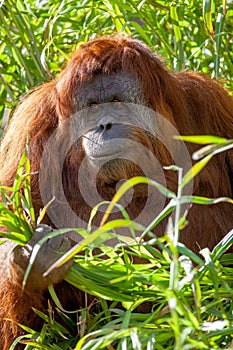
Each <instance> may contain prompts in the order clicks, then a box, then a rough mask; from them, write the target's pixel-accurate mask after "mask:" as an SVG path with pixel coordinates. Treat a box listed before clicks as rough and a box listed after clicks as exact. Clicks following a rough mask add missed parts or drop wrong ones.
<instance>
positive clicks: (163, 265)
mask: <svg viewBox="0 0 233 350" xmlns="http://www.w3.org/2000/svg"><path fill="white" fill-rule="evenodd" d="M189 141H190V139H189ZM193 141H194V142H198V141H199V142H201V143H205V144H207V143H209V142H213V141H215V144H212V146H211V147H209V152H210V153H209V154H207V155H206V150H205V151H204V154H205V158H204V159H205V161H204V162H203V159H201V160H200V161H199V162H197V163H196V165H195V166H194V167H193V171H192V172H190V171H189V172H188V173H187V174H185V175H184V176H183V177H182V176H179V178H180V182H179V187H178V192H177V193H178V195H177V194H175V193H172V192H170V191H167V190H166V189H165V188H164V187H162V186H161V185H159V184H157V183H155V182H154V181H151V180H149V179H146V178H141V177H137V178H133V179H131V180H129V181H127V182H126V183H124V184H123V185H122V187H121V188H120V189H119V191H118V192H117V194H116V195H115V197H114V198H113V201H112V202H111V203H109V208H108V210H107V211H106V212H108V215H109V212H110V211H111V209H112V208H113V206H114V205H116V204H117V201H118V200H119V198H120V197H121V195H123V193H125V191H126V190H127V189H129V188H130V187H131V186H133V185H136V184H137V183H140V182H144V183H145V182H146V183H148V184H149V185H150V186H156V188H158V189H159V190H160V191H161V192H162V193H164V194H165V195H166V196H167V197H168V198H170V203H169V204H168V209H169V210H165V211H164V212H163V214H162V215H160V216H158V217H157V218H156V220H154V222H153V225H151V226H148V227H142V226H141V225H139V224H137V223H136V222H134V221H131V220H130V219H129V218H128V217H127V215H126V213H125V212H124V210H123V209H122V214H123V219H122V220H114V221H109V222H107V218H108V215H107V214H105V215H104V217H103V221H102V226H101V227H99V228H98V229H96V230H95V231H93V232H92V231H91V220H92V216H93V215H94V214H95V208H94V209H93V214H92V216H91V218H90V223H89V226H88V228H87V230H83V229H82V230H78V231H79V233H81V234H82V236H83V240H82V241H81V242H80V243H78V244H77V245H76V246H75V247H74V248H72V250H71V251H70V252H68V253H67V254H65V255H64V256H62V257H61V258H60V259H59V260H58V262H57V263H56V264H55V266H53V267H52V268H56V266H59V265H60V264H62V263H64V262H65V261H66V260H67V259H69V258H71V257H74V263H73V266H72V268H71V269H70V271H69V272H68V274H67V276H66V278H65V279H66V281H67V282H68V283H70V284H72V285H73V286H75V287H77V288H79V289H80V290H82V291H83V292H86V293H89V294H91V295H93V296H95V297H96V300H95V301H94V302H93V305H87V308H86V309H83V310H79V312H78V315H79V318H78V320H79V327H78V329H79V330H77V328H76V327H77V326H76V325H75V324H74V322H73V321H72V319H71V318H70V314H69V313H67V312H66V311H65V310H63V308H62V305H61V304H60V301H59V300H58V298H57V296H56V294H55V291H54V289H53V287H52V286H51V287H50V288H49V289H50V293H51V295H52V297H53V299H54V301H55V303H56V305H57V308H58V310H60V311H58V313H59V314H60V316H61V319H63V322H64V321H65V324H66V326H64V325H61V324H59V323H57V322H55V321H54V319H53V313H52V311H51V312H50V314H49V315H44V314H42V313H41V312H40V311H38V310H35V312H37V313H38V314H39V315H40V316H41V317H42V318H43V320H44V326H43V329H42V331H41V332H40V333H36V332H35V331H33V330H30V329H28V328H25V326H24V328H25V330H26V332H27V335H25V336H24V337H21V338H20V339H21V341H24V343H25V349H37V348H38V349H63V350H66V349H67V350H68V349H70V348H73V349H74V348H75V349H82V350H84V349H85V350H87V349H111V350H112V349H119V350H121V349H125V350H131V349H133V350H135V349H138V350H139V349H140V350H143V349H148V350H149V349H159V350H160V349H176V350H179V349H182V350H184V349H231V348H232V347H233V303H232V301H233V288H232V287H233V275H232V267H229V266H230V265H232V264H233V254H225V253H226V251H227V249H228V248H229V247H230V246H231V245H232V244H233V232H230V233H229V234H228V235H227V236H226V237H225V238H224V239H223V240H222V241H221V242H219V244H218V245H217V246H216V247H215V248H214V249H213V251H212V252H211V251H209V249H208V248H205V249H203V250H202V251H201V254H200V256H197V255H195V254H194V253H193V252H192V251H190V250H189V249H188V248H187V247H186V246H184V245H183V244H181V243H180V242H179V236H180V234H182V230H181V225H183V223H184V220H181V217H180V216H179V213H180V206H181V205H182V204H183V203H187V202H190V203H191V202H192V203H199V205H205V204H208V205H211V204H214V203H216V202H218V201H228V202H230V203H232V204H233V200H232V199H228V198H221V199H210V198H209V199H207V198H203V197H196V196H189V197H183V196H182V189H183V187H184V186H185V185H186V184H187V183H188V182H189V181H191V179H192V178H193V177H194V176H196V175H197V174H198V172H199V171H201V169H202V168H203V166H205V164H206V163H207V160H209V159H210V157H212V156H213V155H214V153H215V152H220V151H222V150H224V149H225V148H226V147H227V148H230V147H231V148H232V147H233V141H232V140H231V141H227V140H224V139H218V138H209V137H206V138H205V139H203V137H201V139H198V138H196V137H194V139H193ZM216 150H217V151H216ZM200 154H201V152H199V155H200ZM23 164H24V166H23ZM23 169H24V170H23ZM28 170H29V162H28V159H27V157H26V151H25V153H24V155H23V157H22V160H21V162H20V165H19V170H18V174H17V176H16V181H15V184H14V188H13V189H11V190H10V189H9V188H7V189H5V188H3V187H2V188H1V191H2V193H5V195H4V201H3V202H2V203H1V210H0V225H2V224H5V225H6V226H7V227H8V229H9V231H10V232H8V233H7V234H6V233H5V234H4V233H3V234H2V235H3V236H4V235H5V237H6V238H8V239H12V240H14V241H17V242H18V243H19V244H25V242H26V241H27V240H28V239H30V237H31V233H32V231H33V230H34V225H35V218H34V216H33V215H34V211H33V209H32V205H31V196H30V176H29V174H28ZM174 171H179V174H181V170H180V169H174ZM190 174H192V176H191V175H190ZM21 186H23V188H24V193H25V195H22V194H21V195H19V191H18V189H19V187H21ZM6 190H7V191H8V194H7V195H6ZM9 190H10V193H11V194H9ZM171 203H172V204H171ZM12 208H13V211H12ZM3 209H4V210H3ZM172 210H174V211H175V212H176V214H177V215H175V218H176V222H174V223H172V222H171V221H170V224H169V234H168V233H167V234H166V233H165V235H164V236H163V237H160V238H158V237H156V235H155V234H153V233H152V232H151V229H152V227H153V228H154V227H156V225H157V224H158V222H159V221H160V219H162V218H164V216H166V215H169V214H170V213H171V211H172ZM31 215H32V217H31ZM40 219H41V218H40ZM118 227H124V228H125V230H126V231H127V230H130V232H131V233H132V237H129V236H124V235H117V234H116V232H115V230H116V229H117V228H118ZM203 229H204V228H203ZM67 230H68V229H67ZM67 230H66V229H63V230H57V231H54V232H53V233H52V234H53V235H56V234H61V233H62V232H66V231H67ZM135 231H137V237H138V236H139V233H140V235H141V239H140V240H138V239H135V238H134V237H135V235H134V232H135ZM145 232H146V233H147V235H148V240H144V239H143V237H144V236H145ZM47 238H48V237H47ZM110 238H116V239H117V241H118V243H117V244H116V246H115V247H112V246H109V245H108V242H107V241H108V240H109V239H110ZM45 239H46V238H45ZM45 239H44V240H45ZM42 243H43V242H41V244H42ZM96 247H98V249H99V253H98V254H94V253H93V250H94V249H95V248H96ZM135 258H136V259H143V261H144V263H137V264H136V263H134V261H135V260H134V259H135ZM144 303H146V304H144ZM145 310H146V312H144V311H145ZM18 340H19V339H18ZM26 344H28V345H26ZM13 348H14V346H12V349H13Z"/></svg>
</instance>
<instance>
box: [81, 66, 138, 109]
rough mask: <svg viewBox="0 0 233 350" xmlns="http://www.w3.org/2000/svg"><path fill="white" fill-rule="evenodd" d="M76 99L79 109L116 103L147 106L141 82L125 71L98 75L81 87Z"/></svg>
mask: <svg viewBox="0 0 233 350" xmlns="http://www.w3.org/2000/svg"><path fill="white" fill-rule="evenodd" d="M75 99H76V103H77V106H78V108H79V109H82V108H86V107H89V106H91V105H94V104H100V103H107V102H116V101H120V102H129V103H136V104H145V101H144V97H143V92H142V89H141V86H140V83H139V80H138V79H137V78H136V77H134V76H133V75H132V74H131V73H128V72H124V71H116V72H110V73H106V74H103V73H98V74H96V75H95V76H94V77H93V78H92V80H90V81H87V82H84V83H83V84H82V85H81V86H80V88H79V89H78V91H77V94H76V96H75Z"/></svg>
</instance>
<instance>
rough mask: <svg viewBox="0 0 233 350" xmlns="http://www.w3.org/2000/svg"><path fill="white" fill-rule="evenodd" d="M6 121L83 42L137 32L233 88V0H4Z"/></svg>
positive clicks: (1, 110)
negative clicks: (16, 105) (117, 33)
mask: <svg viewBox="0 0 233 350" xmlns="http://www.w3.org/2000/svg"><path fill="white" fill-rule="evenodd" d="M0 22H1V27H0V28H1V31H0V125H1V126H2V127H3V126H4V125H5V124H6V121H7V118H8V111H9V109H12V107H14V106H15V104H16V103H17V101H18V99H19V97H20V96H21V95H23V94H25V93H27V92H28V90H29V89H30V88H31V87H33V86H36V85H38V84H40V83H42V82H44V81H47V80H48V79H50V78H51V77H55V76H56V74H57V73H58V72H59V71H60V70H61V69H62V67H64V64H65V61H66V60H67V59H68V58H69V53H70V52H71V51H72V50H74V49H75V48H77V46H78V45H79V43H81V42H84V41H87V40H90V39H93V38H95V37H96V36H99V35H109V34H113V33H116V32H120V33H125V34H127V35H130V36H132V37H134V38H138V39H140V40H142V41H143V42H145V43H146V44H147V45H149V46H150V47H151V48H152V50H153V51H155V52H157V53H158V54H159V55H161V56H163V57H164V58H165V61H166V64H168V66H169V67H170V68H171V69H174V70H177V71H179V70H183V69H188V70H194V71H198V72H202V73H205V74H208V75H210V76H212V77H213V78H216V79H220V80H222V81H223V84H225V86H227V87H228V88H229V89H231V88H232V86H233V77H232V71H233V45H232V43H233V39H232V34H233V33H232V28H233V1H232V0H184V1H183V0H182V1H181V0H174V1H166V0H165V1H162V0H127V1H125V0H97V1H96V0H84V1H77V0H76V1H74V0H63V1H61V0H0Z"/></svg>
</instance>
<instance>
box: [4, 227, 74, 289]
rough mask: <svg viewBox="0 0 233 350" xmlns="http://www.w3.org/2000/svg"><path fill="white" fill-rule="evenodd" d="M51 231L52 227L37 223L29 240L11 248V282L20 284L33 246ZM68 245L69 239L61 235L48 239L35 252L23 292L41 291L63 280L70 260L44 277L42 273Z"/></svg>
mask: <svg viewBox="0 0 233 350" xmlns="http://www.w3.org/2000/svg"><path fill="white" fill-rule="evenodd" d="M51 231H52V229H51V228H50V227H49V226H47V225H39V226H38V228H37V229H36V231H35V233H34V234H33V237H32V238H31V240H30V241H29V242H28V243H27V244H26V245H25V246H24V247H21V246H18V245H17V246H16V247H14V248H13V249H12V251H11V253H10V268H11V278H12V282H13V283H16V284H21V285H22V282H23V278H24V275H25V271H26V269H27V266H28V263H29V260H30V256H31V253H32V250H33V247H34V246H35V245H36V243H37V242H38V241H39V240H40V239H41V238H43V237H44V236H45V235H47V234H48V233H49V232H51ZM70 247H71V243H70V241H69V239H68V238H67V237H65V236H63V235H59V236H56V237H53V238H50V239H48V240H47V241H46V242H45V243H44V244H43V245H42V246H41V247H40V249H39V252H38V253H37V256H36V259H35V261H34V263H33V266H32V268H31V271H30V273H29V276H28V279H27V283H26V288H25V292H41V291H43V290H45V289H47V288H48V286H49V285H50V284H54V283H58V282H60V281H61V280H63V278H64V277H65V275H66V273H67V272H68V270H69V269H70V267H71V265H72V260H70V261H67V262H66V263H65V264H64V265H62V266H61V267H59V268H56V269H55V270H53V271H51V272H50V273H49V274H48V275H47V276H46V277H43V274H44V272H46V271H47V269H48V268H49V267H50V266H51V265H52V264H53V263H54V262H55V261H57V260H58V259H59V258H60V257H61V256H62V254H64V253H66V252H67V251H68V250H69V249H70Z"/></svg>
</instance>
